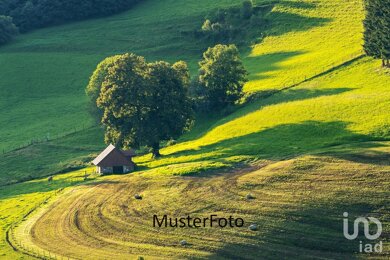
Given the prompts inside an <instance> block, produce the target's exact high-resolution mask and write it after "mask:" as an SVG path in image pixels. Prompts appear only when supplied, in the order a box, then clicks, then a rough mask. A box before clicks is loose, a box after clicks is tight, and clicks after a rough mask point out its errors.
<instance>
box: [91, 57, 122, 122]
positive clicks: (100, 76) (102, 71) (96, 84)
mask: <svg viewBox="0 0 390 260" xmlns="http://www.w3.org/2000/svg"><path fill="white" fill-rule="evenodd" d="M120 58H121V55H115V56H112V57H108V58H106V59H104V60H103V61H102V62H100V63H99V64H98V66H97V68H96V69H95V71H94V72H93V74H92V76H91V78H90V79H89V83H88V86H87V88H86V89H85V92H86V94H87V96H88V97H89V99H90V101H91V103H90V104H91V106H90V112H91V114H92V116H93V117H94V118H95V119H96V120H97V121H100V120H101V117H102V111H101V109H99V108H98V107H97V106H96V101H97V99H98V97H99V95H100V90H101V87H102V85H103V82H104V80H105V78H106V76H107V75H108V69H109V68H110V67H112V66H113V65H114V62H115V61H116V60H118V59H120Z"/></svg>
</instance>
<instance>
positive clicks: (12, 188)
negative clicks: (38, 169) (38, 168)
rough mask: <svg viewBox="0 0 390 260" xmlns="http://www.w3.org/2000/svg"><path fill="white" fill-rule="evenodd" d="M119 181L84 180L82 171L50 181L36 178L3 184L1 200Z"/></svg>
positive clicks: (0, 194) (117, 182) (0, 193)
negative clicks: (76, 174)
mask: <svg viewBox="0 0 390 260" xmlns="http://www.w3.org/2000/svg"><path fill="white" fill-rule="evenodd" d="M119 183H121V182H119V181H112V180H98V179H87V180H84V174H83V173H82V172H80V175H78V176H71V177H69V178H65V179H58V177H54V180H53V181H51V182H48V181H47V180H46V179H42V180H35V181H30V182H22V183H17V184H13V185H9V186H3V187H2V189H3V190H2V191H1V192H0V201H1V200H2V199H7V198H12V197H15V196H19V195H23V194H29V193H36V192H50V191H56V190H60V189H64V188H68V187H73V186H95V185H99V184H119Z"/></svg>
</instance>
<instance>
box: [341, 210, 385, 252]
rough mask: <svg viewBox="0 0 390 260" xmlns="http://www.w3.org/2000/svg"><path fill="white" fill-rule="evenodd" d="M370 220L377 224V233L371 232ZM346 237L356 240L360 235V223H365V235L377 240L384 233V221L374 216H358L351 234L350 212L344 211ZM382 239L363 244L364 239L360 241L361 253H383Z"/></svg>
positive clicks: (369, 238)
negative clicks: (373, 242) (374, 242)
mask: <svg viewBox="0 0 390 260" xmlns="http://www.w3.org/2000/svg"><path fill="white" fill-rule="evenodd" d="M370 221H371V222H373V223H375V224H376V226H377V229H376V232H375V234H370ZM343 224H344V237H345V238H346V239H349V240H355V239H356V238H357V237H358V235H359V225H360V224H363V227H364V236H365V237H366V238H367V239H368V240H375V239H378V238H379V237H380V235H381V234H382V223H381V222H380V221H379V220H378V219H377V218H373V217H368V218H363V217H360V218H357V219H355V222H354V223H353V233H352V234H349V225H348V212H344V223H343ZM382 248H383V246H382V241H380V242H379V243H377V244H370V243H368V244H363V242H362V241H360V245H359V251H360V253H363V252H364V253H373V252H375V253H381V252H382Z"/></svg>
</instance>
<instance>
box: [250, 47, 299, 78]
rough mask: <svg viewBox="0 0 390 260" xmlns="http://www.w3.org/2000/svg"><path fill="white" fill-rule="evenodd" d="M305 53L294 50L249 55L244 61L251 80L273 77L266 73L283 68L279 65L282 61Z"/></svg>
mask: <svg viewBox="0 0 390 260" xmlns="http://www.w3.org/2000/svg"><path fill="white" fill-rule="evenodd" d="M304 53H305V52H303V51H292V52H275V53H270V54H265V55H260V56H247V57H246V58H245V60H244V62H245V67H246V68H247V69H248V71H249V72H250V76H249V80H261V79H267V78H271V77H272V76H270V75H266V73H268V72H272V71H276V70H279V69H280V68H281V66H280V65H279V64H280V63H281V62H283V61H286V60H289V59H290V58H292V57H295V56H298V55H301V54H304Z"/></svg>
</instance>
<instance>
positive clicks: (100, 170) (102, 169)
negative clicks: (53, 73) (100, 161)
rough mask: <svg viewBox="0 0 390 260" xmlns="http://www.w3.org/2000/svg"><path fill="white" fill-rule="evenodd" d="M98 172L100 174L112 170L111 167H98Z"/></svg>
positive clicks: (111, 171)
mask: <svg viewBox="0 0 390 260" xmlns="http://www.w3.org/2000/svg"><path fill="white" fill-rule="evenodd" d="M98 172H99V173H100V174H109V173H113V172H114V168H113V167H98Z"/></svg>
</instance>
